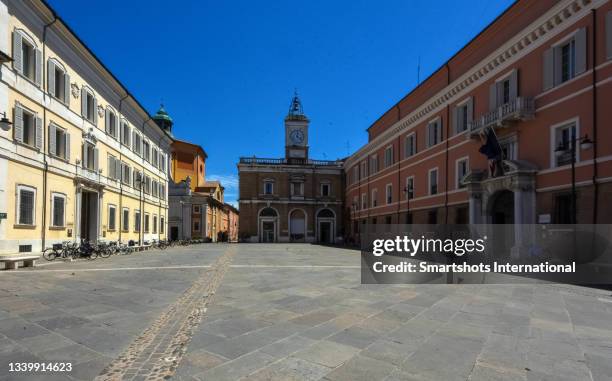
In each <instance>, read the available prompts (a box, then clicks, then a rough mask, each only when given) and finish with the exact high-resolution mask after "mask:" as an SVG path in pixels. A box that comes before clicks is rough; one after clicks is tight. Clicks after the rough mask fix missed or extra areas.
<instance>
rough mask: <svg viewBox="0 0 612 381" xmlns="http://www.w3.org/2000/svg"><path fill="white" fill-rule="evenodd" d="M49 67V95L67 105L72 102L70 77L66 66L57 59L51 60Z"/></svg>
mask: <svg viewBox="0 0 612 381" xmlns="http://www.w3.org/2000/svg"><path fill="white" fill-rule="evenodd" d="M47 66H48V76H47V91H48V92H49V95H51V96H52V97H53V98H55V99H57V100H58V101H60V102H62V103H64V104H66V105H67V104H68V103H69V102H70V96H69V95H70V76H69V75H68V73H66V69H65V68H64V66H63V65H62V64H61V63H59V62H58V61H56V60H55V59H50V60H49V61H48V64H47Z"/></svg>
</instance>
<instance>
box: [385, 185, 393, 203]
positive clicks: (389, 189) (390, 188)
mask: <svg viewBox="0 0 612 381" xmlns="http://www.w3.org/2000/svg"><path fill="white" fill-rule="evenodd" d="M385 196H386V200H387V204H391V203H392V202H393V185H391V184H387V186H386V188H385Z"/></svg>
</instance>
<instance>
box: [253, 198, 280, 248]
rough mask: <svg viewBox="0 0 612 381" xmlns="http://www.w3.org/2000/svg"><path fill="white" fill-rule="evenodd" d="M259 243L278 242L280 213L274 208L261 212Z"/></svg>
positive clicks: (259, 218)
mask: <svg viewBox="0 0 612 381" xmlns="http://www.w3.org/2000/svg"><path fill="white" fill-rule="evenodd" d="M258 225H259V242H276V240H277V231H278V213H277V212H276V210H275V209H274V208H270V207H266V208H263V209H262V210H261V211H260V212H259V217H258Z"/></svg>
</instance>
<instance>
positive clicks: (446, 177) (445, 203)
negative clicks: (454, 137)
mask: <svg viewBox="0 0 612 381" xmlns="http://www.w3.org/2000/svg"><path fill="white" fill-rule="evenodd" d="M444 66H446V85H447V86H448V85H450V67H449V66H448V62H447V63H446V64H445V65H444ZM450 124H451V120H450V105H449V104H446V152H445V154H444V157H445V161H446V162H445V165H444V166H445V171H444V172H445V181H444V188H445V192H444V224H448V142H449V140H450V128H449V126H450Z"/></svg>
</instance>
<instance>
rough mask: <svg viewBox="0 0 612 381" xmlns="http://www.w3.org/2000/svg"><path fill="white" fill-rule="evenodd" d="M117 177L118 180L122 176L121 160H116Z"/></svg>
mask: <svg viewBox="0 0 612 381" xmlns="http://www.w3.org/2000/svg"><path fill="white" fill-rule="evenodd" d="M115 176H116V178H117V179H119V176H121V162H120V161H119V160H115Z"/></svg>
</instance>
